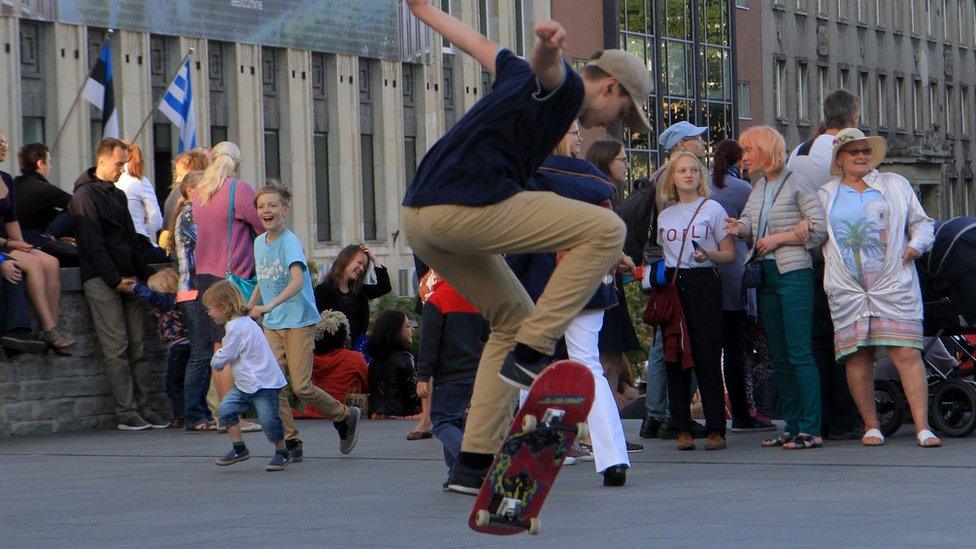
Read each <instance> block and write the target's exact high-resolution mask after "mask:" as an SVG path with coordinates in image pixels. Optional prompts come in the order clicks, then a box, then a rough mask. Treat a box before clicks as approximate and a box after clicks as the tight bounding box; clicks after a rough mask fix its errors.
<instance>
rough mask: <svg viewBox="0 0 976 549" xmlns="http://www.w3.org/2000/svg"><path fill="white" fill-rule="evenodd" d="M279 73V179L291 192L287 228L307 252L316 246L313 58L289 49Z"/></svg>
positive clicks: (304, 52)
mask: <svg viewBox="0 0 976 549" xmlns="http://www.w3.org/2000/svg"><path fill="white" fill-rule="evenodd" d="M285 57H286V61H285V70H284V71H283V72H282V74H281V76H282V79H281V82H282V89H281V90H280V92H279V93H280V94H282V97H284V101H283V102H282V106H287V108H283V109H282V111H281V160H282V164H281V177H282V179H283V181H282V182H283V183H284V184H285V185H286V186H287V187H289V188H290V189H291V191H292V208H291V220H290V223H289V226H290V227H291V230H292V231H293V232H294V233H295V234H296V235H298V238H299V239H300V240H301V241H302V243H303V244H305V246H306V250H308V249H309V247H308V245H309V244H310V243H314V242H315V238H316V235H315V154H314V149H313V145H312V132H313V127H312V123H313V118H312V116H313V115H312V80H311V74H312V73H311V68H312V54H311V52H309V51H305V50H292V49H289V50H287V52H286V53H285Z"/></svg>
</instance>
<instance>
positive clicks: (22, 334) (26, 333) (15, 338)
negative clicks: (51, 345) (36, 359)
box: [0, 328, 48, 355]
mask: <svg viewBox="0 0 976 549" xmlns="http://www.w3.org/2000/svg"><path fill="white" fill-rule="evenodd" d="M0 345H3V346H4V347H6V348H8V349H13V350H15V351H20V352H22V353H31V354H35V355H36V354H41V353H45V352H47V348H48V342H47V341H42V340H40V339H37V338H35V337H34V335H33V334H31V332H30V330H28V329H27V328H18V329H16V330H11V331H9V332H7V334H6V335H4V336H3V337H2V338H0Z"/></svg>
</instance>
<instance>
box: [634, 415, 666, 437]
mask: <svg viewBox="0 0 976 549" xmlns="http://www.w3.org/2000/svg"><path fill="white" fill-rule="evenodd" d="M662 425H666V424H665V423H664V422H663V421H661V420H660V419H657V418H653V417H650V416H648V417H645V418H644V421H642V422H641V426H640V437H641V438H657V434H658V431H659V430H660V429H661V426H662Z"/></svg>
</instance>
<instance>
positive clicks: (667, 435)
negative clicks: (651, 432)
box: [657, 421, 678, 440]
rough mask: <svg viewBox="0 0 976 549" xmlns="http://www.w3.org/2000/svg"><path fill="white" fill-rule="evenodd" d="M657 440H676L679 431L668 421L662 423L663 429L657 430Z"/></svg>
mask: <svg viewBox="0 0 976 549" xmlns="http://www.w3.org/2000/svg"><path fill="white" fill-rule="evenodd" d="M657 438H659V439H661V440H674V439H676V438H678V431H676V430H675V428H674V427H673V426H672V425H671V423H669V422H667V421H662V422H661V427H660V428H658V430H657Z"/></svg>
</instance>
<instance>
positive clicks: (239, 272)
mask: <svg viewBox="0 0 976 549" xmlns="http://www.w3.org/2000/svg"><path fill="white" fill-rule="evenodd" d="M241 161H242V158H241V150H240V148H238V147H237V145H235V144H234V143H231V142H229V141H223V142H221V143H218V144H217V145H216V146H215V147H214V148H213V155H212V157H211V160H210V165H209V166H207V169H206V170H205V171H204V172H203V177H202V178H201V179H200V182H199V183H198V184H197V186H196V187H194V188H193V190H192V191H191V192H190V200H191V203H192V208H193V221H194V223H195V224H196V228H197V240H196V247H195V249H194V253H193V257H194V262H195V267H196V272H195V275H194V281H195V285H196V290H197V292H198V299H200V297H199V296H203V294H204V293H206V291H207V290H208V289H209V288H210V287H211V286H213V285H214V284H215V283H217V282H218V281H220V280H223V279H224V278H225V277H226V276H227V275H228V274H234V275H236V276H239V277H241V278H251V277H252V276H253V275H254V245H253V243H254V235H256V234H260V233H263V232H264V227H263V226H262V225H261V219H260V218H259V217H258V214H257V211H256V210H255V209H254V195H255V192H254V189H253V188H252V187H251V185H250V184H249V183H247V182H246V181H242V180H239V179H237V172H238V170H239V169H240V165H241ZM231 197H233V200H232V199H231ZM200 307H201V310H203V309H205V307H204V306H203V304H202V303H201V304H200ZM199 321H200V322H199V326H198V331H199V333H198V334H196V336H197V337H200V338H201V339H202V341H205V342H207V343H208V344H209V346H210V347H212V346H213V345H214V344H216V343H219V342H220V340H221V338H222V337H223V330H222V329H221V328H220V326H217V325H216V324H214V322H213V321H212V320H211V319H210V318H209V317H207V315H199ZM214 385H215V386H216V389H217V395H218V396H219V397H220V398H221V399H223V397H224V395H226V394H227V391H229V390H230V388H231V386H232V385H233V379H232V378H231V376H230V374H229V373H228V372H220V373H218V372H215V373H214Z"/></svg>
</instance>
